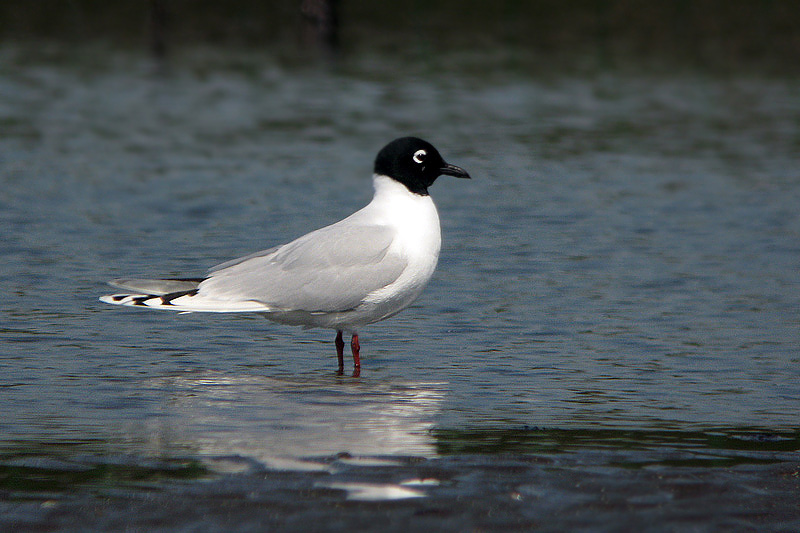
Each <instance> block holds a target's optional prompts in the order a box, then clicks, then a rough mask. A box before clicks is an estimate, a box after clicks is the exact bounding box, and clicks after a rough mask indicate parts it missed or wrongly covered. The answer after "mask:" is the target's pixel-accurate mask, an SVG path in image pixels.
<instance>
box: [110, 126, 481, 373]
mask: <svg viewBox="0 0 800 533" xmlns="http://www.w3.org/2000/svg"><path fill="white" fill-rule="evenodd" d="M442 175H447V176H453V177H456V178H466V179H469V178H470V175H469V174H468V173H467V171H465V170H464V169H463V168H461V167H457V166H455V165H451V164H449V163H446V162H445V161H444V159H443V158H442V156H441V155H440V154H439V152H438V150H437V149H436V148H434V147H433V145H431V144H430V143H429V142H427V141H424V140H422V139H420V138H418V137H401V138H398V139H395V140H393V141H392V142H390V143H389V144H387V145H386V146H384V147H383V148H382V149H381V150H380V151H379V152H378V155H377V156H376V158H375V163H374V170H373V176H372V182H373V188H374V194H373V197H372V200H371V201H370V202H369V203H368V204H367V205H366V206H365V207H363V208H362V209H360V210H358V211H356V212H355V213H353V214H352V215H350V216H348V217H347V218H344V219H342V220H340V221H339V222H336V223H333V224H331V225H329V226H325V227H323V228H320V229H317V230H315V231H312V232H310V233H307V234H305V235H303V236H302V237H299V238H297V239H295V240H293V241H290V242H288V243H286V244H281V245H278V246H274V247H272V248H269V249H266V250H262V251H260V252H256V253H253V254H250V255H246V256H244V257H240V258H238V259H233V260H231V261H227V262H225V263H222V264H220V265H217V266H215V267H212V268H210V269H209V270H208V271H207V274H206V275H205V276H203V277H195V278H191V277H190V278H164V279H114V280H111V281H109V282H108V283H109V284H110V285H112V286H113V287H116V288H118V289H122V290H123V291H125V292H120V293H116V294H108V295H105V296H102V297H100V301H102V302H105V303H109V304H114V305H122V306H131V307H139V308H146V309H158V310H170V311H178V312H184V313H187V312H188V313H191V312H215V313H245V312H249V313H260V314H262V315H264V316H265V317H266V318H268V319H270V320H272V321H274V322H277V323H281V324H287V325H293V326H303V327H304V328H314V327H321V328H328V329H332V330H335V331H336V338H335V346H336V354H337V358H338V363H339V367H338V374H339V375H342V373H343V370H344V338H343V334H345V333H347V334H350V335H351V339H350V351H351V353H352V356H353V376H359V375H360V371H361V355H360V353H361V345H360V343H359V339H358V332H359V330H360V329H361V328H362V327H363V326H366V325H368V324H372V323H374V322H378V321H380V320H384V319H386V318H389V317H391V316H393V315H395V314H397V313H399V312H400V311H402V310H403V309H405V308H406V307H408V306H409V305H411V303H412V302H414V301H415V300H416V299H417V298H418V297H419V296H420V294H421V293H422V291H423V289H424V288H425V286H426V285H427V283H428V281H429V280H430V279H431V276H432V275H433V272H434V270H435V269H436V264H437V262H438V259H439V251H440V248H441V242H442V237H441V228H440V225H439V214H438V212H437V210H436V205H435V204H434V203H433V200H432V199H431V197H430V194H429V193H428V188H429V187H430V186H431V185H432V184H433V183H434V181H435V180H436V179H437V178H438V177H439V176H442Z"/></svg>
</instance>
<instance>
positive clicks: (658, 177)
mask: <svg viewBox="0 0 800 533" xmlns="http://www.w3.org/2000/svg"><path fill="white" fill-rule="evenodd" d="M63 59H64V58H62V60H61V61H58V62H54V61H47V60H42V59H41V58H38V59H37V58H33V59H32V58H30V57H28V56H26V53H25V51H24V50H19V49H14V48H8V47H6V49H5V50H4V51H3V53H2V54H0V94H1V95H2V98H0V180H2V184H3V186H2V188H0V217H1V219H2V227H3V228H4V231H3V232H2V233H1V234H0V254H2V258H1V259H0V264H2V267H0V279H2V286H3V288H4V302H3V305H2V307H1V308H0V339H2V352H0V525H2V526H3V527H31V528H33V527H37V528H51V527H66V528H69V527H76V526H75V525H76V524H85V525H86V526H87V527H102V528H107V529H108V528H110V529H121V528H125V527H183V528H197V527H206V526H209V525H216V526H218V527H225V528H234V529H235V528H239V529H247V528H263V527H267V526H272V527H283V528H286V529H303V528H305V527H307V525H308V523H309V522H308V521H309V520H311V521H314V523H317V524H320V526H319V527H320V528H321V529H322V528H330V529H336V528H344V527H348V528H352V527H353V526H357V527H360V526H363V525H364V524H365V523H368V524H371V525H372V526H373V527H375V528H378V527H380V528H382V529H391V530H404V529H407V528H408V527H415V528H421V527H431V528H436V529H446V530H463V529H466V528H470V527H482V528H487V529H499V528H528V527H538V528H541V529H545V530H553V531H556V530H565V529H580V528H588V529H592V530H603V529H607V530H619V529H628V528H632V527H648V528H649V529H655V530H660V529H663V530H674V529H675V528H687V527H688V528H695V529H697V530H721V529H725V530H732V529H734V530H735V529H741V530H747V529H751V528H758V529H763V528H767V529H772V530H781V529H783V530H787V531H789V530H796V529H798V528H800V509H798V506H797V495H798V494H799V493H800V492H798V491H799V490H800V460H799V459H800V458H799V457H798V453H797V452H798V450H799V449H800V432H799V431H798V427H800V423H799V422H800V419H799V418H798V409H799V408H800V379H798V378H800V366H798V363H800V353H798V346H800V280H799V279H798V272H800V268H799V267H800V214H798V209H797V205H800V170H798V169H799V168H800V165H799V164H798V163H800V157H799V156H800V126H799V125H800V98H798V96H797V95H798V94H800V90H799V89H800V86H799V85H798V83H797V82H796V81H789V80H780V79H766V78H763V79H762V78H753V77H747V78H745V77H742V78H735V77H734V78H725V79H719V78H711V77H706V76H702V75H699V74H691V73H683V74H680V75H678V74H672V75H668V74H665V73H659V74H643V73H635V72H631V71H627V72H615V73H603V74H599V73H588V74H587V73H576V72H571V73H567V72H565V73H562V74H550V75H548V76H546V77H543V76H540V75H533V74H531V73H526V72H490V74H489V75H486V74H485V73H481V75H476V74H475V70H476V69H475V68H474V67H475V65H476V64H477V65H481V61H485V62H486V64H490V63H491V59H492V58H490V57H487V58H483V59H481V58H470V68H464V69H458V68H456V69H453V71H451V72H449V73H448V74H447V75H446V76H442V75H439V76H432V75H431V72H435V71H436V70H437V69H435V68H433V67H432V66H431V65H417V64H402V63H399V64H397V63H396V64H393V65H392V68H389V67H387V66H385V65H383V64H381V62H380V61H379V58H370V57H362V58H357V59H353V60H351V61H350V62H348V63H346V64H345V65H343V66H341V67H340V68H339V69H323V68H311V67H297V66H291V65H287V64H285V63H283V62H280V61H276V60H275V59H273V58H270V57H269V56H266V55H265V56H253V55H246V56H240V55H235V56H234V55H233V54H232V55H230V56H226V55H225V54H217V55H213V56H208V55H206V54H205V53H204V52H203V51H202V50H201V51H198V52H196V53H194V54H187V55H186V56H184V57H178V58H176V59H175V60H174V61H173V63H172V65H171V66H170V68H168V69H164V70H161V69H157V68H155V67H154V65H152V64H150V63H149V62H147V61H145V60H142V59H140V58H138V57H136V56H135V55H131V54H125V53H103V54H99V55H95V54H87V53H83V54H79V55H77V56H75V57H70V58H67V60H63ZM477 70H478V71H480V69H477ZM406 134H415V135H420V136H422V137H425V138H427V139H428V140H430V141H431V142H433V143H434V144H435V145H436V146H437V147H438V148H439V149H440V150H441V151H442V153H443V155H444V157H445V158H446V159H447V160H448V161H449V162H452V163H454V164H458V165H460V166H463V167H464V168H466V169H467V170H468V171H469V172H470V174H471V175H472V176H473V178H474V179H473V180H472V181H470V182H464V181H460V180H458V181H457V180H450V179H448V178H447V177H442V178H441V179H440V180H439V181H437V183H436V184H435V186H434V187H433V188H432V191H431V192H432V195H433V197H434V199H435V201H436V202H437V205H438V207H439V211H440V216H441V219H442V226H443V240H444V243H443V249H442V255H441V259H440V264H439V268H438V271H437V273H436V274H435V276H434V278H433V280H432V281H431V283H430V286H429V287H428V289H427V290H426V292H425V293H424V295H423V297H422V298H421V299H420V300H419V301H418V302H417V303H416V304H415V305H414V306H413V307H412V308H411V309H409V310H406V311H405V312H404V313H402V314H401V315H399V316H397V317H395V318H392V319H390V320H388V321H386V322H383V323H380V324H377V325H373V326H370V327H368V328H366V329H365V330H364V331H363V332H362V335H361V341H362V349H363V352H362V357H363V369H362V373H361V377H359V378H352V377H349V376H337V375H335V366H336V363H335V355H334V354H335V352H334V348H333V342H332V341H333V334H332V333H331V332H328V331H322V330H311V331H303V330H301V329H297V328H288V327H283V326H279V325H275V324H272V323H270V322H267V321H265V320H263V319H261V318H257V317H249V316H204V315H199V314H193V315H180V316H179V315H173V314H161V313H156V312H148V311H139V310H130V309H119V308H113V307H110V306H106V305H104V304H101V303H100V302H98V301H97V297H98V296H99V295H101V294H104V293H105V292H106V291H107V288H106V287H104V285H103V283H104V282H105V280H107V279H110V278H114V277H119V276H128V275H141V276H159V275H169V276H196V275H201V274H202V273H203V271H204V269H205V268H207V267H209V266H212V265H215V264H217V263H219V262H222V261H224V260H227V259H230V258H233V257H237V256H239V255H243V254H245V253H249V252H252V251H255V250H259V249H263V248H266V247H269V246H272V245H274V244H277V243H280V242H285V241H286V240H288V239H290V238H293V237H295V236H297V235H300V234H302V233H304V232H306V231H309V230H311V229H314V228H316V227H319V226H321V225H324V224H327V223H330V222H333V221H335V220H338V219H339V218H341V217H343V216H345V215H347V214H349V213H350V212H352V211H354V210H355V209H357V208H359V207H361V206H362V205H364V204H365V203H366V202H367V201H368V200H369V198H370V196H371V189H370V178H369V175H370V170H371V164H372V158H373V157H374V154H375V153H376V151H377V150H378V149H379V148H380V147H381V146H383V144H385V143H386V142H387V141H388V140H391V139H392V138H394V137H396V136H399V135H406Z"/></svg>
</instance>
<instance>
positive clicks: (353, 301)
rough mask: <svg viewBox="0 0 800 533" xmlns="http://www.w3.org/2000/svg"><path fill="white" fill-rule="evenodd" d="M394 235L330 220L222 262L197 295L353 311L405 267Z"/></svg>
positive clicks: (272, 305) (273, 305) (383, 229)
mask: <svg viewBox="0 0 800 533" xmlns="http://www.w3.org/2000/svg"><path fill="white" fill-rule="evenodd" d="M394 237H395V232H394V230H392V229H391V228H389V227H386V226H380V225H346V226H343V225H340V224H334V225H333V226H328V227H326V228H322V229H319V230H317V231H314V232H312V233H309V234H307V235H304V236H303V237H300V238H299V239H297V240H295V241H292V242H290V243H288V244H285V245H283V246H278V247H275V248H272V249H270V250H265V251H263V252H258V253H256V254H252V255H250V256H247V257H244V258H241V259H239V260H234V261H229V262H228V263H223V264H222V265H220V266H219V267H216V268H214V269H212V270H211V271H210V275H209V277H208V279H206V280H205V281H203V282H202V283H201V284H200V287H199V296H201V297H208V298H213V299H215V300H224V301H257V302H261V303H264V304H266V305H267V306H268V307H269V308H271V309H275V310H283V311H297V310H302V311H308V312H336V311H346V310H349V309H353V308H355V307H357V306H358V305H359V304H360V303H361V302H363V301H364V299H365V298H366V297H367V296H368V295H369V294H370V293H372V292H373V291H376V290H379V289H382V288H384V287H386V286H387V285H389V284H391V283H392V282H394V281H395V280H397V278H398V277H400V274H401V273H402V272H403V270H404V269H405V267H406V264H407V262H406V260H405V258H403V257H401V256H400V255H398V254H395V253H393V252H391V251H390V247H391V244H392V241H393V239H394Z"/></svg>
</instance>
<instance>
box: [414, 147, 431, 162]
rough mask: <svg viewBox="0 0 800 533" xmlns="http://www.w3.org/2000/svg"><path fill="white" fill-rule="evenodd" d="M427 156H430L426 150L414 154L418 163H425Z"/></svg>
mask: <svg viewBox="0 0 800 533" xmlns="http://www.w3.org/2000/svg"><path fill="white" fill-rule="evenodd" d="M426 155H428V152H426V151H425V150H417V151H416V152H414V161H415V162H416V163H422V162H423V161H425V156H426Z"/></svg>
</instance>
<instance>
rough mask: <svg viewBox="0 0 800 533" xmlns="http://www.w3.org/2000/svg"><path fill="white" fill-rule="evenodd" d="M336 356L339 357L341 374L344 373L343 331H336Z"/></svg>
mask: <svg viewBox="0 0 800 533" xmlns="http://www.w3.org/2000/svg"><path fill="white" fill-rule="evenodd" d="M335 344H336V356H337V357H338V358H339V375H341V374H343V373H344V339H342V331H341V330H338V331H337V332H336V341H335Z"/></svg>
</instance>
